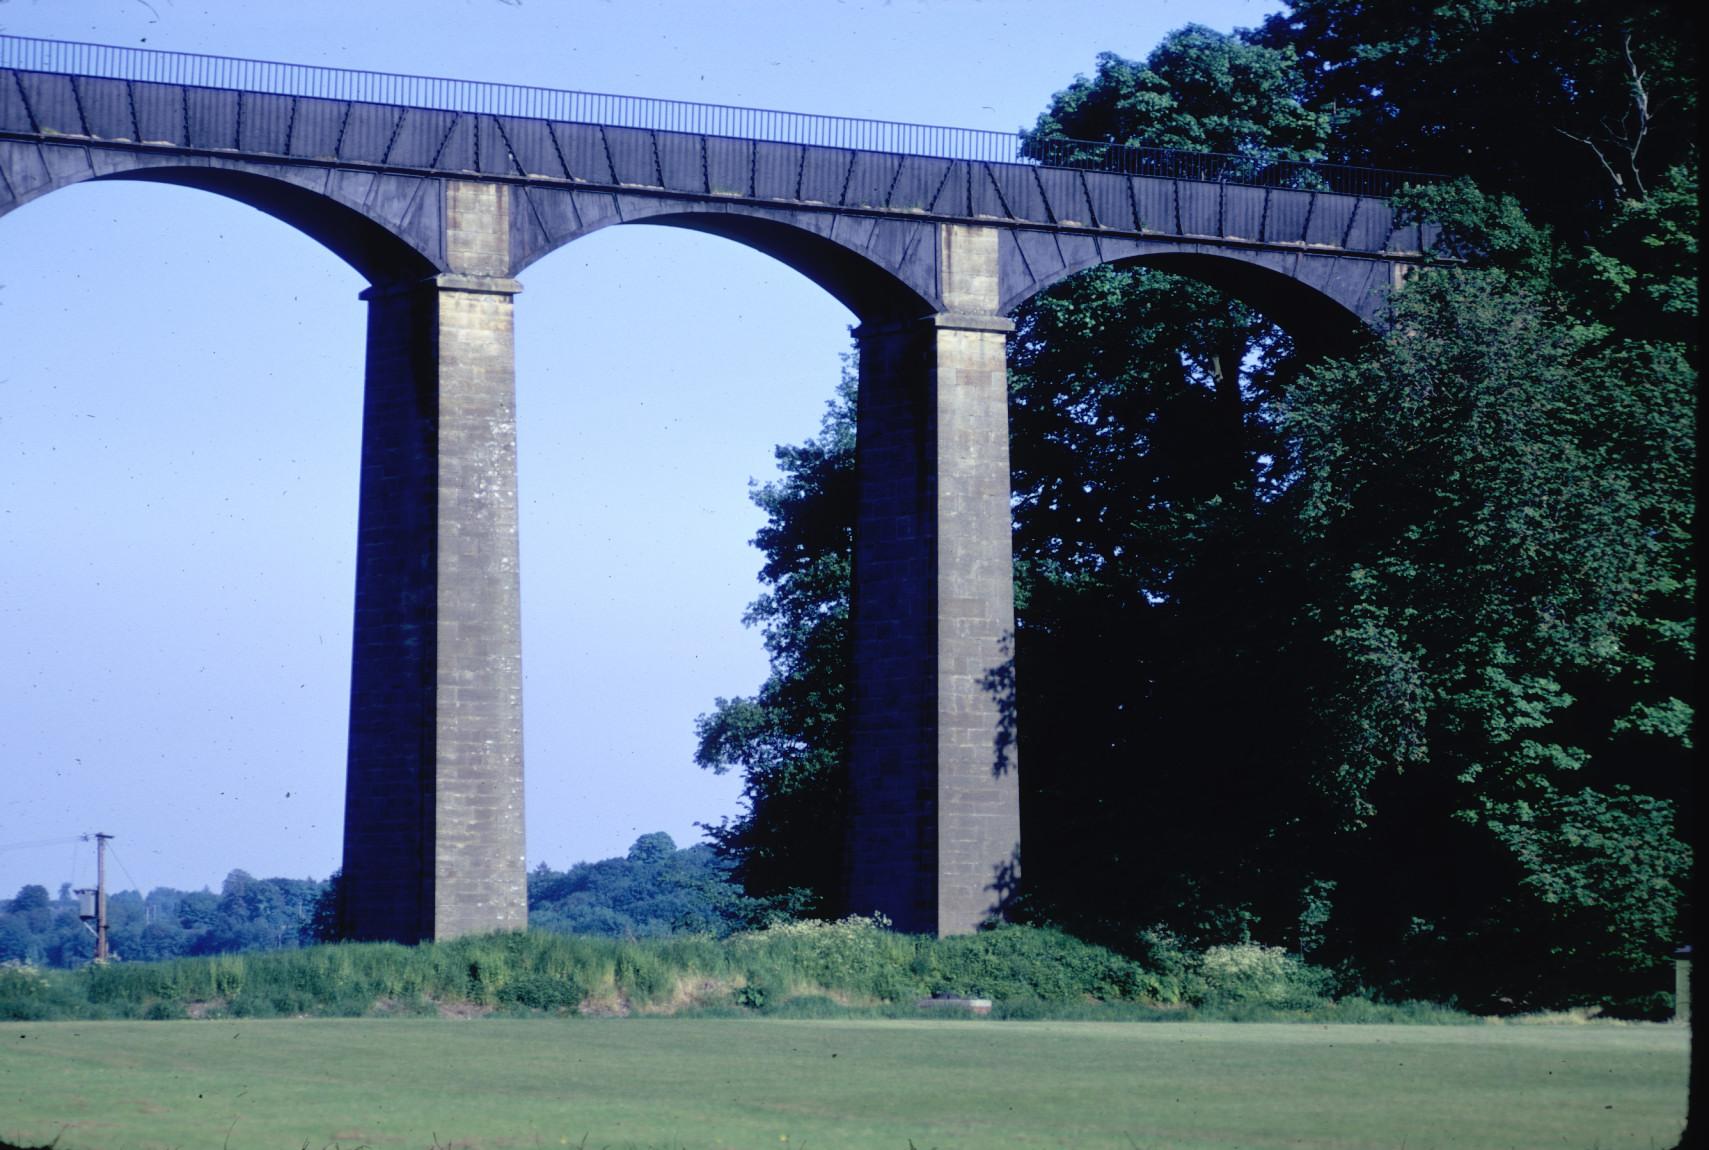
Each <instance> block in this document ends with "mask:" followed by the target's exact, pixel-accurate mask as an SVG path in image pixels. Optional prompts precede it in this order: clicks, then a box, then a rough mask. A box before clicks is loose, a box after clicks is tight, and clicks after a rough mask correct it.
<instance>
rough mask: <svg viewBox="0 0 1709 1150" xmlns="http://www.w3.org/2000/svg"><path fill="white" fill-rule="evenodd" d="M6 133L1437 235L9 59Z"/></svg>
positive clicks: (701, 186) (23, 184) (1416, 241)
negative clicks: (45, 67)
mask: <svg viewBox="0 0 1709 1150" xmlns="http://www.w3.org/2000/svg"><path fill="white" fill-rule="evenodd" d="M0 139H10V140H14V141H53V142H68V143H69V142H72V141H79V142H83V141H87V142H98V143H100V144H102V145H105V146H108V147H119V148H128V149H137V150H143V151H149V152H171V153H175V154H180V155H196V156H205V157H222V156H223V157H249V158H255V159H268V160H275V161H284V162H287V163H304V164H314V165H335V166H338V167H341V168H352V169H367V170H372V171H383V172H395V173H410V174H420V175H435V176H450V177H457V176H472V177H478V178H480V179H485V180H496V181H520V182H525V183H544V184H552V185H566V184H568V185H573V186H577V187H583V188H609V189H613V190H622V191H624V192H638V193H643V194H644V193H648V192H654V193H663V194H667V195H670V196H674V197H683V196H689V197H711V198H722V199H736V200H747V201H760V202H765V203H771V204H788V205H790V206H792V207H809V208H811V207H823V208H829V209H834V210H837V211H839V212H845V213H846V212H857V213H873V214H880V215H908V216H915V217H920V216H926V217H933V218H939V219H950V220H958V221H980V222H1000V223H1005V224H1009V225H1011V226H1018V227H1021V228H1026V229H1034V230H1040V229H1042V230H1048V231H1057V232H1081V233H1093V234H1099V233H1102V234H1109V235H1124V236H1135V235H1163V236H1180V237H1189V236H1190V237H1201V238H1212V239H1218V240H1237V241H1244V242H1247V243H1256V244H1261V245H1265V246H1273V245H1296V246H1300V247H1304V248H1311V249H1317V250H1333V251H1339V252H1342V253H1345V254H1356V253H1370V254H1373V255H1376V254H1382V255H1384V256H1402V257H1406V256H1416V255H1417V254H1418V253H1420V252H1421V251H1423V250H1424V247H1425V244H1426V242H1427V240H1428V239H1429V236H1428V235H1426V234H1425V232H1424V230H1423V229H1422V228H1421V226H1420V225H1416V224H1414V225H1408V226H1404V227H1397V226H1396V224H1395V218H1394V213H1393V211H1392V209H1391V207H1390V205H1389V201H1388V200H1387V199H1386V198H1385V197H1380V196H1364V195H1357V194H1348V193H1344V192H1335V191H1329V190H1313V189H1310V188H1281V187H1259V186H1253V185H1249V184H1241V183H1233V182H1228V181H1215V182H1213V181H1207V180H1192V179H1182V178H1178V177H1174V176H1163V175H1148V174H1143V173H1141V174H1133V173H1121V172H1106V171H1092V170H1087V169H1084V168H1071V167H1052V166H1046V165H1040V164H1031V163H1022V162H1007V163H1005V162H997V161H991V160H977V159H952V158H944V157H939V156H929V155H916V154H910V153H906V152H891V151H876V150H870V149H864V148H854V147H832V146H826V145H813V144H802V143H785V142H778V141H774V140H762V139H743V138H739V137H732V136H721V135H715V134H710V133H703V132H684V131H669V130H661V129H656V128H636V127H625V126H617V125H609V124H596V123H578V122H569V121H563V120H552V119H539V118H531V117H524V116H509V115H499V114H492V113H474V112H459V111H448V110H443V109H433V108H418V107H410V106H406V105H397V104H377V103H365V102H362V101H356V100H339V99H324V98H315V97H307V96H291V95H277V94H273V93H268V92H256V91H244V90H236V89H216V88H203V87H197V86H193V85H184V84H170V83H157V82H144V81H137V80H119V79H108V78H102V77H94V76H77V75H70V74H63V73H50V72H33V71H23V70H18V69H0ZM40 167H41V170H40V171H38V172H36V173H34V179H32V175H31V173H30V172H28V171H27V170H26V171H24V172H22V173H20V172H19V171H18V168H17V166H16V165H14V166H13V171H12V173H11V179H10V180H9V181H8V183H7V185H6V186H4V187H0V197H3V198H4V199H5V200H11V201H13V202H17V201H21V200H24V199H28V198H29V197H30V194H31V192H32V191H33V190H34V186H33V185H35V184H36V182H37V181H39V183H40V184H41V185H46V184H49V183H51V182H52V180H53V173H51V172H49V171H48V170H46V163H45V162H44V163H43V164H42V165H40ZM1296 182H1298V178H1296Z"/></svg>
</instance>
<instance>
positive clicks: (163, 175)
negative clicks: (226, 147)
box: [0, 141, 445, 283]
mask: <svg viewBox="0 0 1709 1150" xmlns="http://www.w3.org/2000/svg"><path fill="white" fill-rule="evenodd" d="M0 175H3V176H4V184H3V185H0V186H5V187H8V188H10V189H11V191H12V197H11V198H10V199H9V200H3V201H0V215H5V214H6V213H8V212H10V211H12V210H14V209H16V208H19V207H22V206H23V205H24V204H27V203H30V202H31V201H33V200H36V199H39V198H40V197H42V196H45V195H48V194H49V193H51V192H54V191H58V190H59V189H61V188H67V187H72V186H74V185H76V184H81V183H87V182H90V181H108V180H140V181H147V182H150V183H160V184H174V185H177V186H179V187H186V188H195V189H198V190H201V191H206V192H212V193H214V194H215V195H220V196H224V197H226V198H228V199H232V200H236V201H238V202H239V203H242V204H246V205H248V206H250V207H253V208H255V209H256V210H258V211H261V212H265V213H266V214H267V215H270V216H272V217H273V218H274V219H277V220H280V221H282V222H283V223H286V224H289V225H290V226H291V227H293V228H295V229H296V230H298V231H300V232H302V233H303V234H304V235H306V236H308V237H309V238H311V239H313V240H315V241H316V242H317V243H319V244H321V245H322V246H323V247H325V248H327V249H328V250H329V251H331V252H332V253H333V254H335V255H337V256H338V257H339V258H340V259H342V260H344V261H345V262H346V263H348V264H349V265H350V266H351V267H353V268H355V269H356V271H357V272H359V273H360V274H361V275H363V276H364V277H366V278H367V279H368V280H369V282H371V283H384V282H389V281H398V280H415V279H421V278H424V277H426V276H431V275H433V274H435V273H436V272H439V271H442V270H445V261H444V243H443V240H442V238H441V237H440V236H439V232H440V230H441V229H440V226H439V221H440V217H441V215H442V210H441V207H440V202H439V201H440V196H439V194H438V181H436V180H421V179H415V178H411V177H395V176H381V175H369V174H366V173H355V172H340V171H336V170H328V169H317V168H306V167H296V166H290V165H278V164H258V163H253V162H250V161H237V160H221V159H218V158H214V157H199V156H162V155H153V154H146V153H132V152H117V151H110V150H100V151H96V150H92V149H89V148H86V147H83V146H80V145H77V144H63V145H61V144H34V145H29V144H21V143H18V142H14V141H0Z"/></svg>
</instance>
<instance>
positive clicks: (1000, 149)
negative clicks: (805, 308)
mask: <svg viewBox="0 0 1709 1150" xmlns="http://www.w3.org/2000/svg"><path fill="white" fill-rule="evenodd" d="M0 68H12V69H17V70H20V71H28V72H55V73H62V74H69V75H74V76H94V77H100V78H104V79H112V80H135V81H141V82H148V83H160V84H179V85H185V86H189V87H196V88H225V89H236V90H241V91H246V92H266V93H268V94H271V95H279V96H303V97H312V98H317V99H326V100H351V101H356V102H358V103H369V104H390V105H395V106H402V107H411V108H431V109H434V110H437V111H446V112H466V113H473V114H478V115H494V116H516V117H526V118H530V119H540V120H556V121H559V122H561V123H582V124H605V125H608V126H611V127H624V128H645V129H653V130H656V131H663V132H687V133H692V134H694V135H704V136H727V137H734V138H739V139H749V140H766V141H771V142H775V143H785V144H807V145H814V146H819V147H829V148H854V149H859V150H863V151H872V152H889V153H892V154H905V155H915V156H933V157H937V158H941V159H951V160H975V161H984V162H988V163H1004V164H1014V163H1023V164H1025V163H1031V164H1041V165H1044V166H1047V167H1065V168H1082V169H1086V170H1090V171H1101V172H1122V173H1126V174H1129V175H1145V176H1162V177H1165V178H1172V179H1186V180H1205V181H1209V182H1213V183H1231V184H1254V185H1257V186H1260V187H1290V188H1308V189H1314V190H1321V191H1333V192H1341V193H1344V194H1348V195H1360V196H1387V195H1390V194H1392V193H1393V192H1394V191H1396V190H1397V189H1398V188H1399V187H1401V185H1403V184H1408V183H1431V182H1435V181H1437V180H1439V179H1441V177H1439V176H1434V175H1431V174H1429V173H1423V172H1403V171H1393V170H1389V169H1381V168H1361V167H1355V166H1352V165H1348V164H1326V163H1304V162H1299V161H1280V162H1277V161H1267V160H1262V159H1257V158H1254V157H1250V156H1230V155H1219V154H1216V153H1211V152H1184V151H1176V150H1174V149H1169V148H1140V147H1131V146H1127V145H1121V144H1111V143H1107V142H1100V141H1095V140H1064V139H1035V138H1033V137H1031V136H1028V135H1027V134H1025V133H1016V132H994V131H990V130H988V129H984V128H951V127H943V126H939V125H932V124H908V123H902V122H898V121H893V120H867V119H859V118H854V117H848V116H821V115H816V114H814V113H810V112H783V111H777V110H775V109H769V108H743V107H737V106H734V105H730V104H699V103H692V102H690V101H686V100H666V99H659V98H657V97H652V96H615V95H610V94H608V93H603V92H577V91H571V90H566V89H558V88H539V87H533V86H530V85H524V84H496V83H490V82H488V81H484V80H452V79H446V78H444V77H438V76H407V75H401V74H397V73H391V72H365V71H360V70H357V69H353V68H327V67H322V66H320V65H316V64H285V63H279V62H277V61H271V60H245V59H241V58H238V57H234V56H209V55H203V54H200V53H194V52H165V51H160V50H159V49H154V48H130V47H121V46H118V45H112V44H86V43H79V42H77V41H70V40H44V39H38V38H36V37H31V36H7V35H0Z"/></svg>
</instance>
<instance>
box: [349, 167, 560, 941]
mask: <svg viewBox="0 0 1709 1150" xmlns="http://www.w3.org/2000/svg"><path fill="white" fill-rule="evenodd" d="M443 188H444V195H445V204H444V209H445V210H444V218H445V224H446V227H445V235H446V252H447V262H448V263H449V264H450V266H451V268H452V269H453V270H452V272H450V273H448V274H444V275H439V276H436V277H433V278H432V279H429V280H426V281H422V282H415V283H401V284H377V285H376V286H374V287H372V288H370V289H369V290H368V291H366V292H364V293H363V298H365V299H366V300H367V301H368V359H367V390H366V398H365V401H364V405H363V414H362V486H361V514H360V524H359V526H358V541H357V567H356V627H355V650H354V655H353V661H352V673H351V699H350V753H349V774H348V784H347V787H346V792H345V820H344V872H343V883H344V886H343V905H342V913H343V915H344V918H345V926H346V929H347V930H348V931H349V932H350V933H351V934H352V935H353V936H354V937H357V938H363V939H392V940H396V941H399V942H410V943H413V942H417V941H420V940H422V939H441V938H450V937H454V936H456V935H459V934H467V933H470V932H476V931H488V930H519V929H522V928H523V927H524V926H526V925H527V921H528V904H527V891H526V874H525V865H524V861H523V840H522V836H523V821H522V657H521V649H522V640H521V609H520V591H519V585H518V564H517V539H516V522H517V504H516V414H515V413H516V400H515V395H516V386H515V384H516V380H515V355H514V347H513V338H512V297H513V296H514V295H515V293H516V292H517V291H518V290H520V286H521V285H519V284H518V283H517V282H516V281H515V280H513V279H510V278H508V271H509V263H508V261H509V220H508V204H509V191H508V189H506V188H503V187H500V186H496V185H490V184H478V183H461V182H450V181H448V182H446V183H445V184H444V185H443Z"/></svg>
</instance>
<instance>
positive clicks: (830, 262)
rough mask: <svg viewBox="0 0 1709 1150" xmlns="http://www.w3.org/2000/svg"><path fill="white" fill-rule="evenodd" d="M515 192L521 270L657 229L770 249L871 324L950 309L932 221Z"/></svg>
mask: <svg viewBox="0 0 1709 1150" xmlns="http://www.w3.org/2000/svg"><path fill="white" fill-rule="evenodd" d="M516 194H517V199H518V202H517V203H516V204H515V205H514V206H513V207H512V209H511V215H512V219H513V220H514V221H515V223H514V224H513V226H512V242H511V262H512V266H513V268H514V269H515V270H516V271H517V272H520V271H521V270H522V269H523V268H526V267H527V266H528V265H530V264H532V263H534V262H535V261H537V260H539V259H541V258H543V257H544V256H546V255H547V254H549V253H550V252H553V251H556V250H557V249H558V248H561V247H563V246H564V245H566V244H569V243H571V242H573V241H575V240H576V239H579V238H580V237H582V236H585V235H588V234H590V233H592V232H595V231H599V230H601V229H602V228H607V227H610V226H612V225H614V224H656V225H660V226H663V227H673V228H685V229H688V230H690V231H697V232H705V233H707V234H709V235H716V236H723V237H725V238H726V239H730V240H734V241H735V242H736V243H739V244H742V245H744V246H745V247H750V248H753V249H754V250H755V251H759V252H763V253H765V254H766V255H768V256H771V257H772V258H774V259H776V260H778V261H780V262H781V263H783V264H786V265H788V266H789V267H791V268H794V269H795V270H796V271H798V272H800V273H801V274H802V275H804V276H806V277H807V278H808V279H810V280H812V281H813V282H814V283H816V284H818V285H819V286H820V287H822V288H824V289H825V290H826V291H827V292H829V293H830V294H831V295H832V296H833V297H835V298H836V300H837V301H838V302H839V303H841V304H842V305H843V306H844V307H846V308H848V309H849V310H850V311H852V312H854V313H855V315H857V316H859V317H860V319H861V321H862V322H868V323H870V322H875V321H876V322H888V321H894V320H900V319H915V318H918V317H920V316H923V315H930V314H932V313H933V312H936V311H939V310H941V308H942V303H941V294H940V289H939V286H938V279H939V266H938V243H937V229H936V226H935V225H934V224H932V223H931V222H929V221H924V220H899V219H876V218H863V217H856V216H850V215H842V214H838V213H831V212H822V211H807V210H796V209H788V208H771V207H766V206H762V205H758V204H752V203H746V202H734V201H724V200H715V199H699V200H686V199H664V198H660V197H657V196H647V195H627V194H617V195H613V194H611V193H608V192H593V191H581V190H578V189H545V188H537V187H525V188H520V189H518V191H517V193H516Z"/></svg>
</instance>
